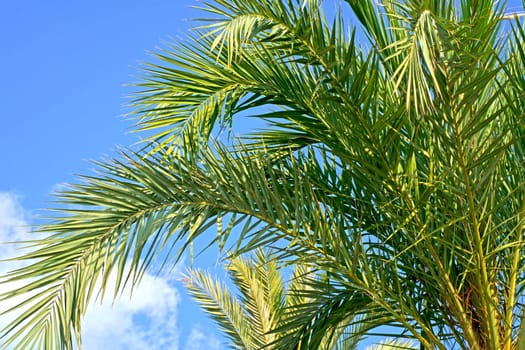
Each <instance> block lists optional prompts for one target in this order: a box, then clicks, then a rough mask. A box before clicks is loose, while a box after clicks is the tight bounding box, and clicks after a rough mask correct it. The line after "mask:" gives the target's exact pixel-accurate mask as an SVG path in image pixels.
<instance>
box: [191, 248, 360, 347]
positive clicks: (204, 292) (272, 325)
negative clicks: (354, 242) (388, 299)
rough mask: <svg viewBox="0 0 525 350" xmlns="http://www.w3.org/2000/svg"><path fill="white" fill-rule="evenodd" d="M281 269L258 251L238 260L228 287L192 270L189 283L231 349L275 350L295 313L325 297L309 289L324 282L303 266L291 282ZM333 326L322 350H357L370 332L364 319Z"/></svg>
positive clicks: (232, 263) (230, 269) (229, 268)
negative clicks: (310, 283) (313, 283)
mask: <svg viewBox="0 0 525 350" xmlns="http://www.w3.org/2000/svg"><path fill="white" fill-rule="evenodd" d="M280 268H281V266H280V264H279V262H278V261H276V260H275V259H274V258H273V257H272V256H271V254H269V253H267V252H264V251H263V250H256V252H255V254H254V256H253V257H250V258H245V257H236V258H233V259H232V260H231V261H229V262H228V263H227V264H226V271H227V272H228V277H229V280H230V281H229V282H230V283H228V284H226V283H223V282H222V283H221V281H220V280H218V279H216V278H215V279H214V278H213V277H212V276H211V275H210V274H209V273H206V272H204V271H202V270H200V269H192V270H190V272H189V273H188V275H187V276H186V278H185V279H184V283H185V285H186V288H187V289H188V291H189V293H190V294H191V296H192V297H193V299H194V300H195V301H196V302H197V303H198V304H199V306H200V307H201V308H202V309H203V310H204V311H205V312H206V313H207V314H208V315H209V316H210V317H211V318H212V319H213V321H214V322H215V323H216V324H217V326H218V329H220V330H221V332H222V333H223V334H224V335H225V336H226V338H227V340H228V346H229V348H232V349H243V350H256V349H275V347H274V346H275V345H276V344H278V342H277V339H278V337H280V336H282V332H280V328H281V327H282V326H284V325H285V324H286V317H287V316H288V315H289V314H290V312H291V310H292V309H293V308H294V307H296V306H298V305H302V304H306V303H309V302H311V301H313V299H312V296H314V297H315V296H316V295H317V294H318V292H319V291H313V290H309V289H308V288H307V286H308V280H309V279H312V278H319V276H316V274H314V273H312V272H311V271H309V269H308V267H307V266H304V265H297V266H296V267H295V268H294V270H293V272H292V273H291V276H290V277H289V282H288V283H285V282H284V281H285V278H284V277H283V273H282V272H280ZM285 271H288V269H285ZM230 285H231V286H232V287H235V288H234V290H232V289H231V288H230V287H229V286H230ZM332 326H333V327H331V329H329V330H328V332H327V337H326V338H325V340H324V341H322V342H321V344H320V347H319V350H339V349H344V350H351V349H355V348H356V346H357V344H358V341H359V340H360V337H361V336H362V335H363V333H364V332H363V331H364V329H365V328H366V324H365V323H363V322H359V320H345V322H342V323H341V324H334V325H332Z"/></svg>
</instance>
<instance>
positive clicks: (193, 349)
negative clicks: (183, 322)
mask: <svg viewBox="0 0 525 350" xmlns="http://www.w3.org/2000/svg"><path fill="white" fill-rule="evenodd" d="M184 349H186V350H201V349H207V350H220V349H221V341H220V340H219V339H218V338H217V337H216V336H214V335H213V334H212V332H207V333H204V331H202V330H201V329H200V328H199V327H198V326H194V327H193V328H192V329H191V332H190V335H189V336H188V339H187V340H186V346H185V347H184Z"/></svg>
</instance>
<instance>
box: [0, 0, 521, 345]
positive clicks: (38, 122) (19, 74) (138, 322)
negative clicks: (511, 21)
mask: <svg viewBox="0 0 525 350" xmlns="http://www.w3.org/2000/svg"><path fill="white" fill-rule="evenodd" d="M517 3H518V1H512V2H510V6H512V7H514V6H515V4H517ZM192 4H195V1H193V0H148V1H136V0H135V1H130V0H128V1H123V0H111V1H101V0H91V1H66V0H62V1H59V0H49V1H40V0H19V1H2V2H0V42H1V43H2V51H1V54H0V77H1V80H0V102H1V106H2V109H1V110H0V121H1V122H2V124H1V127H0V149H1V150H2V151H1V152H0V164H1V168H0V170H1V171H0V241H6V240H12V239H22V238H25V237H27V236H28V230H27V225H30V224H34V223H37V222H39V219H38V216H39V215H41V214H43V212H42V211H41V209H42V208H45V207H48V206H49V201H50V199H51V197H50V195H49V194H50V193H51V192H53V191H54V190H56V189H58V188H60V186H62V184H63V183H66V182H70V181H73V180H74V174H79V173H86V172H87V171H89V169H91V168H92V166H91V165H90V164H89V163H88V161H87V160H90V159H100V158H102V157H104V156H105V155H114V154H115V152H114V151H115V149H116V148H117V147H118V146H128V145H131V144H133V143H135V142H136V141H137V140H138V136H137V135H135V134H130V133H129V132H128V131H129V128H130V126H131V123H130V122H129V121H126V120H125V119H124V118H123V117H122V115H123V114H124V113H126V112H127V110H126V108H125V107H124V104H125V103H126V102H127V101H128V99H126V96H127V95H129V94H130V92H131V91H132V90H131V89H130V88H129V87H126V86H124V85H125V84H127V83H132V82H135V81H137V80H138V77H139V76H140V71H139V69H138V67H139V66H140V63H141V62H144V61H148V60H150V56H149V55H148V53H147V52H148V51H155V49H156V47H158V46H161V45H162V43H165V42H169V41H171V40H173V39H172V38H177V37H178V36H183V35H184V33H185V32H186V31H187V30H188V28H189V27H190V25H191V23H190V21H189V19H191V18H193V17H196V16H198V12H197V11H195V10H193V9H191V8H190V7H189V6H190V5H192ZM9 254H13V250H12V249H11V248H6V247H5V246H0V258H1V257H5V256H6V255H9ZM199 264H200V265H202V266H213V265H214V264H215V261H214V260H213V259H201V260H200V261H199ZM6 269H7V266H6V265H5V264H4V265H0V274H1V272H2V271H5V270H6ZM183 269H184V266H181V268H180V269H179V270H177V271H181V270H183ZM177 271H176V272H175V274H173V275H171V276H159V277H158V278H156V279H155V278H154V277H153V276H151V275H147V276H146V280H145V283H143V287H142V288H141V289H139V290H138V291H137V293H136V295H135V297H134V298H133V299H132V301H129V299H128V298H124V299H122V300H121V301H120V302H118V303H116V304H115V305H114V306H113V307H111V305H109V304H107V303H106V304H103V305H98V306H96V307H95V308H94V309H93V310H92V311H91V312H90V313H89V314H88V315H87V317H86V333H85V340H86V344H85V345H86V347H85V348H86V349H87V350H96V349H100V348H101V346H102V345H104V347H109V346H111V347H112V348H113V350H120V349H127V350H133V349H143V348H154V349H168V348H169V349H173V348H175V349H176V348H177V346H175V345H176V344H178V348H179V349H192V348H193V349H201V348H202V349H213V348H216V349H219V348H222V347H220V346H219V335H218V334H217V333H216V332H215V330H214V328H213V325H212V324H211V322H210V321H208V320H207V319H206V318H205V316H204V314H203V313H202V312H201V311H200V310H199V309H198V308H197V307H196V306H195V305H194V304H193V303H192V302H191V301H190V300H189V298H188V297H187V296H186V295H185V291H184V288H183V286H182V284H181V283H180V282H179V281H178V280H177V279H178V278H179V277H180V274H179V273H178V272H177ZM2 306H5V305H0V308H1V307H2ZM2 322H3V321H2V320H1V319H0V325H1V324H2ZM109 329H110V330H112V331H111V332H108V330H109Z"/></svg>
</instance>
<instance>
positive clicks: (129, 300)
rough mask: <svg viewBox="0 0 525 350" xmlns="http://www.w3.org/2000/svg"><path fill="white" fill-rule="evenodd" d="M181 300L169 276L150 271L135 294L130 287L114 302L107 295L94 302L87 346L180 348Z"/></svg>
mask: <svg viewBox="0 0 525 350" xmlns="http://www.w3.org/2000/svg"><path fill="white" fill-rule="evenodd" d="M109 290H111V286H110V289H109ZM179 302H180V294H179V292H178V290H177V289H176V288H175V287H173V286H171V285H170V281H169V280H167V279H165V278H155V277H153V276H152V275H150V274H146V275H144V278H143V280H142V282H141V284H140V285H139V286H138V287H137V289H136V290H135V291H134V292H133V295H130V293H129V291H127V292H125V293H124V294H123V295H122V296H121V297H120V298H119V299H118V300H117V301H115V302H114V303H113V302H112V301H111V300H110V298H106V299H105V300H104V301H103V303H102V304H100V303H96V304H94V305H92V307H91V308H90V309H89V310H88V312H87V314H86V317H85V319H84V325H83V327H84V329H83V335H82V340H83V347H84V349H85V350H98V349H112V350H120V349H122V350H124V349H126V350H135V349H136V350H142V349H176V348H177V344H178V338H179V334H178V325H177V306H178V304H179Z"/></svg>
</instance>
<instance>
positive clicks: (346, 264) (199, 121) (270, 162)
mask: <svg viewBox="0 0 525 350" xmlns="http://www.w3.org/2000/svg"><path fill="white" fill-rule="evenodd" d="M346 4H347V5H348V6H347V9H348V11H349V12H351V15H348V16H346V15H345V16H344V17H345V18H347V17H348V18H351V19H353V18H355V19H356V21H354V22H355V23H358V24H355V27H354V28H353V29H352V31H351V33H347V32H346V30H345V28H346V27H345V23H344V19H343V15H342V12H340V13H339V14H336V15H335V18H334V19H333V20H328V19H326V18H325V16H324V14H323V12H322V6H321V2H320V1H318V0H268V1H258V0H215V1H211V0H210V1H208V2H204V3H203V4H202V6H201V7H202V9H203V11H206V12H208V14H209V16H208V18H207V20H206V21H203V22H201V26H200V28H199V29H197V30H196V31H195V32H194V33H193V34H192V35H191V36H190V38H189V40H187V41H183V42H180V43H177V44H174V46H173V47H168V48H166V49H165V50H163V51H161V52H159V53H158V56H157V57H158V59H159V60H160V62H159V63H156V64H151V65H149V66H148V67H146V72H147V73H146V76H145V78H144V80H143V82H142V83H140V84H139V86H140V87H141V88H142V92H141V93H140V94H138V95H137V98H136V100H135V101H134V110H135V118H136V120H137V123H136V129H137V130H138V131H143V132H146V135H149V139H148V141H150V142H149V143H148V145H147V146H146V147H145V148H144V149H142V150H140V151H138V152H132V151H125V152H123V154H122V155H120V156H118V157H116V158H115V159H114V160H112V161H107V162H100V163H97V168H98V171H99V172H98V173H97V174H95V175H92V176H85V177H83V178H81V179H80V180H79V182H78V183H77V184H74V185H72V186H71V188H70V189H69V190H66V191H64V192H63V193H62V194H60V195H59V197H58V200H59V202H60V203H62V204H63V205H64V206H63V207H62V208H59V210H58V212H57V213H56V215H55V216H54V219H53V221H52V222H50V223H49V224H47V225H46V226H44V227H42V228H40V230H41V231H43V232H48V233H49V237H48V238H46V239H43V240H39V241H36V242H33V244H34V251H33V252H32V253H28V254H25V255H24V256H21V257H20V259H22V260H27V261H30V264H29V265H28V266H26V267H24V268H21V269H18V270H15V271H13V272H11V273H9V274H7V275H6V276H5V277H4V279H3V281H4V282H7V283H9V282H15V281H16V282H20V281H25V282H26V285H25V286H24V287H21V288H19V289H17V290H14V291H10V292H6V293H4V294H3V295H2V299H9V298H12V297H14V296H18V295H20V294H22V293H28V294H27V301H26V302H24V303H22V304H20V305H19V306H17V307H15V308H14V309H15V310H20V309H23V310H24V311H23V313H22V314H21V315H20V316H18V317H17V318H16V319H15V321H13V322H12V323H11V324H10V325H8V326H7V327H6V328H5V330H4V334H5V336H4V340H5V342H6V343H8V344H11V343H15V342H17V344H18V346H19V348H23V349H26V348H31V347H32V346H35V347H40V348H48V349H51V348H53V349H69V348H71V347H72V346H73V344H74V342H75V341H80V319H81V315H82V314H83V313H84V312H85V310H86V307H87V305H88V302H89V300H90V298H91V297H92V295H93V293H94V292H95V284H96V282H97V281H98V280H100V281H102V294H104V292H106V289H107V288H106V285H107V281H108V279H109V276H110V275H111V273H112V272H114V271H117V276H118V281H117V284H116V290H114V291H113V294H114V295H118V292H119V291H120V290H122V288H123V286H124V285H126V284H132V285H135V284H137V283H139V282H140V277H141V276H142V274H143V273H144V270H145V269H146V268H148V267H149V266H151V265H152V263H153V262H154V261H157V259H161V260H162V261H161V263H162V265H161V266H163V267H166V266H169V265H170V264H172V263H173V262H174V261H176V260H177V259H178V258H179V257H180V256H181V254H182V253H183V252H184V251H185V249H186V248H187V247H188V246H191V244H192V242H193V241H195V239H197V238H202V239H204V240H207V241H208V242H210V243H217V244H218V245H219V247H221V248H224V247H228V251H229V252H231V254H233V255H239V254H241V253H244V252H248V251H252V250H254V249H257V248H260V247H273V248H274V249H276V250H278V252H279V253H278V258H279V259H281V260H282V261H286V262H289V263H292V262H301V263H302V264H306V265H308V266H310V267H311V268H312V269H314V270H315V271H319V273H321V274H322V275H323V279H312V280H309V281H308V288H309V289H311V290H315V291H318V293H317V295H316V297H315V298H313V301H312V302H309V303H305V304H302V305H300V306H298V307H296V308H294V309H293V310H294V311H293V313H291V315H289V316H290V317H287V318H286V319H287V320H288V321H287V322H286V325H285V326H283V327H281V332H282V334H281V335H282V336H280V337H279V338H278V344H277V346H278V347H279V348H282V349H317V348H318V347H319V345H320V344H321V343H322V342H323V341H325V339H326V337H325V335H326V333H327V330H328V329H330V327H333V325H336V324H341V323H342V322H344V320H349V319H353V318H354V317H362V318H364V319H365V321H366V324H367V325H368V326H369V327H370V330H371V332H372V331H373V330H374V329H377V327H381V326H389V327H387V328H384V327H383V328H381V329H388V330H389V331H390V330H391V332H392V335H393V336H395V337H396V338H397V339H400V340H401V339H402V338H407V339H413V340H416V341H417V342H418V343H419V344H420V346H421V347H422V348H425V349H431V348H435V349H447V348H459V349H479V350H481V349H494V350H495V349H498V350H499V349H505V350H510V349H515V348H517V347H518V346H519V344H521V343H523V342H525V337H524V336H520V333H522V332H520V331H519V325H520V323H521V319H522V317H523V311H524V306H523V288H524V285H525V275H524V269H525V264H524V260H523V256H524V239H523V234H524V227H523V225H524V220H525V188H524V184H525V167H524V166H523V165H524V164H523V162H524V159H525V158H524V156H525V149H524V146H525V143H524V141H525V138H524V134H523V133H524V131H525V128H524V125H523V115H524V111H525V102H524V101H525V99H523V95H524V91H525V78H524V77H523V73H522V72H523V71H524V68H525V50H524V49H523V46H524V45H523V44H524V41H525V33H524V31H523V28H522V24H521V23H520V22H519V20H518V18H514V17H512V16H506V15H505V14H504V7H503V6H504V2H502V1H489V0H461V1H456V0H404V1H402V0H383V1H376V0H346ZM354 22H352V23H354ZM358 42H360V43H361V44H358ZM247 117H251V118H258V119H260V120H263V121H265V122H266V123H267V125H268V127H267V128H266V129H263V130H255V131H254V132H253V133H251V134H248V135H246V137H244V138H243V139H242V140H241V141H235V142H230V141H231V138H226V139H224V138H223V139H222V141H221V140H220V139H219V140H217V137H215V136H214V135H223V134H228V133H227V132H224V133H223V134H221V132H222V131H227V130H231V127H232V126H233V125H236V124H235V123H236V119H237V118H247ZM215 224H216V227H217V234H214V235H212V236H211V237H210V233H209V232H210V231H209V228H210V227H212V226H213V225H215ZM522 348H523V347H522Z"/></svg>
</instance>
